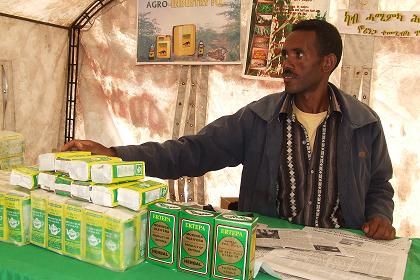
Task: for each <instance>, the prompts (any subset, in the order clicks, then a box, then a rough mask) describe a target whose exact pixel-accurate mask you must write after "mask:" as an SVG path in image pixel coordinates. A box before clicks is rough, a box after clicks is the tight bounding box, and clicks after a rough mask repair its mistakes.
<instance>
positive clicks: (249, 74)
mask: <svg viewBox="0 0 420 280" xmlns="http://www.w3.org/2000/svg"><path fill="white" fill-rule="evenodd" d="M328 8H329V0H253V5H252V11H251V18H250V20H249V30H248V35H247V51H246V58H245V59H246V60H245V63H244V71H243V75H244V77H246V78H257V79H270V80H272V79H274V80H275V79H280V78H281V65H280V58H281V57H280V52H281V49H282V46H283V43H284V41H285V39H286V37H287V35H289V33H290V32H291V29H292V24H293V23H295V22H298V21H301V20H305V19H312V18H317V19H323V20H325V19H326V17H327V14H328Z"/></svg>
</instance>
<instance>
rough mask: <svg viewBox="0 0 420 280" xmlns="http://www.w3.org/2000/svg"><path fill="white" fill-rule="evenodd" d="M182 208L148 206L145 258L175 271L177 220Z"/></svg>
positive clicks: (159, 204)
mask: <svg viewBox="0 0 420 280" xmlns="http://www.w3.org/2000/svg"><path fill="white" fill-rule="evenodd" d="M181 210H182V207H181V206H179V205H175V204H171V203H163V202H162V203H161V202H158V203H156V204H152V205H150V206H149V218H148V220H149V222H148V228H147V236H148V240H147V250H146V258H147V260H148V261H150V262H154V263H156V264H158V265H161V266H164V267H169V268H173V269H176V266H177V245H178V218H179V212H181Z"/></svg>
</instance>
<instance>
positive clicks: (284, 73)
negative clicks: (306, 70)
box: [282, 68, 296, 77]
mask: <svg viewBox="0 0 420 280" xmlns="http://www.w3.org/2000/svg"><path fill="white" fill-rule="evenodd" d="M282 75H283V77H284V76H296V73H295V72H293V71H292V70H291V69H289V68H285V69H283V72H282Z"/></svg>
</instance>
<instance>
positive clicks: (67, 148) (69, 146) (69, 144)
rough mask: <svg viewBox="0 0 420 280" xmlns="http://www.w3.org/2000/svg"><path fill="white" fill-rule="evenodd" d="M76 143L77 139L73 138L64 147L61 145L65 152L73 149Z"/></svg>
mask: <svg viewBox="0 0 420 280" xmlns="http://www.w3.org/2000/svg"><path fill="white" fill-rule="evenodd" d="M75 143H76V140H71V141H70V142H67V143H66V144H64V146H63V147H61V151H62V152H65V151H69V150H71V149H72V148H73V147H74V145H75Z"/></svg>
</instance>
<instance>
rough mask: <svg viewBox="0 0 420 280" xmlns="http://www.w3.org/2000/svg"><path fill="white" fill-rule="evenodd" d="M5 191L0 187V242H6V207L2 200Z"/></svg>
mask: <svg viewBox="0 0 420 280" xmlns="http://www.w3.org/2000/svg"><path fill="white" fill-rule="evenodd" d="M6 193H7V191H6V190H5V189H3V188H1V187H0V241H5V240H7V224H6V207H5V205H4V198H5V197H6Z"/></svg>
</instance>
